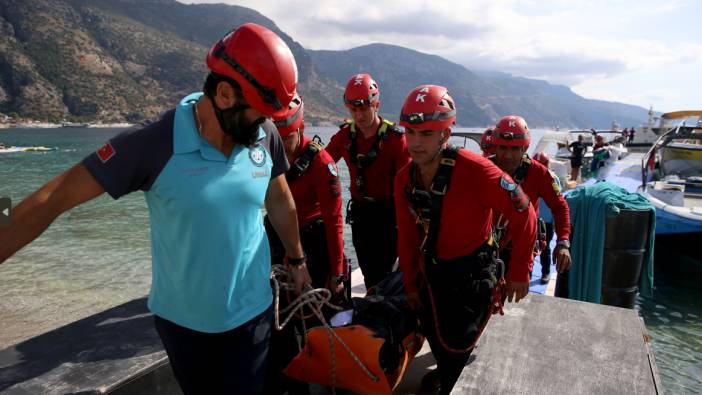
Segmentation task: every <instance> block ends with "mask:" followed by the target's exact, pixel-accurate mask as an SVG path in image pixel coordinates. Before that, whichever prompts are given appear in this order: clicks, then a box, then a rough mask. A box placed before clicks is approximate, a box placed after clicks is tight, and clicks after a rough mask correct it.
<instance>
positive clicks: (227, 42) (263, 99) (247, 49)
mask: <svg viewBox="0 0 702 395" xmlns="http://www.w3.org/2000/svg"><path fill="white" fill-rule="evenodd" d="M207 67H208V68H209V69H210V70H211V71H212V72H214V73H217V74H221V75H224V76H227V77H229V78H232V79H234V80H235V81H236V82H237V83H239V85H241V90H242V93H243V95H244V100H246V102H247V103H248V104H249V105H250V106H251V107H252V108H253V109H255V110H256V111H258V112H260V113H262V114H264V115H266V116H267V117H272V116H277V115H279V114H284V113H285V112H286V111H287V105H288V103H290V100H292V98H293V95H294V94H295V90H296V89H297V65H296V64H295V58H294V57H293V54H292V52H290V48H288V46H287V45H286V44H285V43H284V42H283V40H281V39H280V37H278V36H277V35H276V34H275V33H273V32H272V31H270V30H268V29H266V28H265V27H263V26H260V25H257V24H255V23H245V24H243V25H241V26H239V27H238V28H236V29H235V30H233V31H231V32H230V33H229V34H227V35H226V36H224V37H223V38H222V39H220V40H219V41H218V42H217V43H216V44H215V45H214V46H213V47H212V49H210V52H209V53H208V54H207Z"/></svg>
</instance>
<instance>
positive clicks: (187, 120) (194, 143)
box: [173, 92, 266, 162]
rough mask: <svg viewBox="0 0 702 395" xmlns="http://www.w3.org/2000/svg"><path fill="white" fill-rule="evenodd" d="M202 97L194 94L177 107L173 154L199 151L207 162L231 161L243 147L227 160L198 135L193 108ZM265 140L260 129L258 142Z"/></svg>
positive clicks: (237, 149)
mask: <svg viewBox="0 0 702 395" xmlns="http://www.w3.org/2000/svg"><path fill="white" fill-rule="evenodd" d="M202 95H203V93H202V92H197V93H192V94H190V95H188V96H186V97H185V98H183V100H181V101H180V103H179V104H178V106H177V107H176V114H175V119H174V124H173V153H175V154H186V153H190V152H195V151H198V150H199V151H200V154H201V155H202V157H203V158H204V159H206V160H213V161H221V162H228V161H231V160H232V159H233V158H234V157H236V154H237V153H238V152H239V151H241V150H242V149H243V147H242V146H240V145H237V146H235V147H234V151H233V152H232V155H231V156H230V158H227V157H225V156H224V154H222V152H221V151H219V150H218V149H216V148H214V147H213V146H212V145H210V143H208V142H207V140H205V139H204V138H202V137H201V136H200V134H199V133H198V130H197V125H196V123H195V117H194V114H193V108H192V107H193V105H194V104H195V103H197V101H198V100H199V99H200V97H202ZM265 138H266V132H265V131H264V130H263V128H261V127H259V128H258V139H257V140H256V141H261V140H263V139H265Z"/></svg>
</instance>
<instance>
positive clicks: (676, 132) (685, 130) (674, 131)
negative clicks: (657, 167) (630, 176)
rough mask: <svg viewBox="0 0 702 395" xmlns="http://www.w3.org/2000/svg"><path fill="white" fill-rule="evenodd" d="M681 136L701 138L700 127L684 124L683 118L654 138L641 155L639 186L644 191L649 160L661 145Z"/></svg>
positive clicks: (701, 131) (701, 130)
mask: <svg viewBox="0 0 702 395" xmlns="http://www.w3.org/2000/svg"><path fill="white" fill-rule="evenodd" d="M698 131H699V132H698ZM682 138H689V139H694V140H702V129H700V128H699V127H690V126H686V125H685V119H683V120H681V121H680V122H679V123H678V124H677V125H675V126H673V127H671V128H670V129H668V131H666V132H665V133H663V134H661V135H660V136H659V137H658V139H656V142H655V143H653V145H651V148H650V149H649V150H648V151H647V152H646V153H645V154H644V155H643V156H642V157H641V188H642V189H643V190H644V191H645V190H646V185H647V183H648V173H649V166H648V165H649V160H651V159H654V160H655V155H656V152H657V151H658V150H659V149H660V148H661V147H663V146H665V145H667V144H668V143H670V142H671V141H672V140H673V139H682ZM652 156H653V158H652ZM652 170H653V169H651V171H652Z"/></svg>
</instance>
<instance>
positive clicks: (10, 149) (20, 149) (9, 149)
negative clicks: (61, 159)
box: [0, 146, 56, 154]
mask: <svg viewBox="0 0 702 395" xmlns="http://www.w3.org/2000/svg"><path fill="white" fill-rule="evenodd" d="M55 149H56V148H49V147H44V146H36V147H14V146H12V147H5V146H1V147H0V154H7V153H12V152H46V151H53V150H55Z"/></svg>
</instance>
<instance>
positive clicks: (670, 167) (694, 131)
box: [639, 111, 702, 234]
mask: <svg viewBox="0 0 702 395" xmlns="http://www.w3.org/2000/svg"><path fill="white" fill-rule="evenodd" d="M661 131H662V132H663V133H662V135H661V136H660V137H659V139H658V141H656V143H655V144H654V145H653V147H651V149H650V150H649V151H648V152H647V153H646V154H644V155H643V157H642V159H641V169H642V170H641V176H642V180H641V186H640V187H639V192H640V193H641V194H643V195H644V196H646V197H647V198H648V199H649V200H650V201H651V204H653V206H654V207H655V208H656V221H657V222H656V234H676V233H702V111H677V112H673V113H666V114H663V115H662V116H661Z"/></svg>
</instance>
